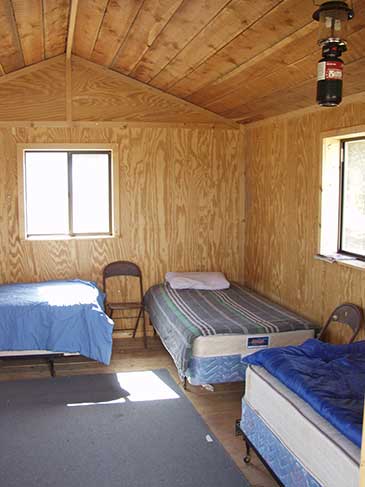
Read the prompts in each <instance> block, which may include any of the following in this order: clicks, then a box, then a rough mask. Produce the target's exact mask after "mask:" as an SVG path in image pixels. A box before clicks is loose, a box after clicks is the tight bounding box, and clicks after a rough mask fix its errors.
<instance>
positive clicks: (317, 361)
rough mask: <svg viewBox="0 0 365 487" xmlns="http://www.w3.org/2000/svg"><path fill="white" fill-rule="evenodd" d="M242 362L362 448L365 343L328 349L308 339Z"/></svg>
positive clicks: (327, 345)
mask: <svg viewBox="0 0 365 487" xmlns="http://www.w3.org/2000/svg"><path fill="white" fill-rule="evenodd" d="M243 361H244V362H245V363H247V364H251V365H259V366H262V367H264V368H265V369H266V370H267V371H268V372H270V374H272V375H273V376H274V377H276V378H278V379H279V380H280V381H281V382H282V383H283V384H285V385H286V386H287V387H288V388H289V389H291V390H292V391H294V392H295V393H296V394H297V395H298V396H299V397H301V398H302V399H303V400H304V401H306V402H307V403H308V404H309V405H310V406H311V407H312V408H313V409H314V410H315V411H317V412H318V413H319V414H320V415H321V416H323V417H324V418H325V419H326V420H327V421H328V422H329V423H331V424H332V425H333V426H334V427H335V428H337V429H338V430H339V431H340V432H341V433H342V434H343V435H344V436H346V437H347V438H348V439H349V440H351V441H352V442H353V443H355V445H357V446H358V447H361V432H362V419H363V408H364V394H365V341H361V342H357V343H353V344H350V345H330V344H328V343H323V342H320V341H319V340H315V339H310V340H307V341H306V342H304V343H303V344H302V345H300V346H290V347H280V348H272V349H266V350H262V351H259V352H256V353H254V354H253V355H250V356H248V357H245V358H244V359H243Z"/></svg>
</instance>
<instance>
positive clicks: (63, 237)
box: [21, 234, 118, 242]
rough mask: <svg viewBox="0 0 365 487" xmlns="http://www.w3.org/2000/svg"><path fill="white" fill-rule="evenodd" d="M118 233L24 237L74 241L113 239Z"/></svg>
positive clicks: (34, 239)
mask: <svg viewBox="0 0 365 487" xmlns="http://www.w3.org/2000/svg"><path fill="white" fill-rule="evenodd" d="M117 237H118V235H117V234H114V235H82V236H81V235H79V236H77V237H70V236H68V235H45V236H44V237H42V236H37V237H25V238H22V239H21V240H23V241H24V242H45V241H49V240H51V241H54V240H67V241H73V240H105V239H106V240H108V239H113V238H117Z"/></svg>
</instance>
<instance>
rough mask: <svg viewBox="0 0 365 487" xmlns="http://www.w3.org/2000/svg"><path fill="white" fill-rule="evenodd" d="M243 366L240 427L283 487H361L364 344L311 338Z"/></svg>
mask: <svg viewBox="0 0 365 487" xmlns="http://www.w3.org/2000/svg"><path fill="white" fill-rule="evenodd" d="M245 362H246V363H248V368H247V371H246V388H245V395H244V398H243V400H242V417H241V423H240V426H241V430H242V432H243V434H244V436H245V439H246V442H247V445H248V446H252V447H253V448H254V449H255V451H256V452H257V453H258V455H259V456H260V457H261V459H262V460H263V461H264V463H265V464H266V465H267V466H268V468H269V469H270V470H271V471H272V473H273V474H274V475H275V477H276V478H277V479H278V481H279V482H281V485H285V486H287V487H291V486H292V487H302V486H303V487H304V486H306V487H307V486H310V487H333V486H341V487H358V482H359V465H360V451H361V433H362V416H363V405H364V394H365V342H357V343H354V344H351V345H337V346H336V345H329V344H325V343H322V342H319V341H318V340H308V341H306V342H305V343H304V344H303V345H301V346H298V347H285V348H278V349H276V350H269V351H265V353H261V352H259V353H257V354H255V355H252V356H251V357H246V358H245ZM249 459H250V457H249V455H246V457H245V461H246V462H248V461H249Z"/></svg>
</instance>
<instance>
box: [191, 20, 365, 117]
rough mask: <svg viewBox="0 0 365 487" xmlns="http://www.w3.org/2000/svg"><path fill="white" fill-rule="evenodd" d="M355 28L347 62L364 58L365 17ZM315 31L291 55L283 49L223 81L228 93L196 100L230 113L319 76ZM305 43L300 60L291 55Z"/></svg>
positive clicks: (297, 42) (293, 47)
mask: <svg viewBox="0 0 365 487" xmlns="http://www.w3.org/2000/svg"><path fill="white" fill-rule="evenodd" d="M352 27H353V32H352V33H349V35H348V39H347V40H348V51H347V52H346V53H345V54H344V56H343V59H344V61H345V64H347V63H351V62H353V61H356V60H357V59H359V58H361V57H362V56H363V53H364V49H365V19H364V20H362V19H361V21H360V22H358V23H357V24H356V25H355V24H354V25H353V26H352ZM314 34H315V35H316V34H317V32H313V33H312V35H309V41H311V42H306V39H302V40H301V39H300V38H297V39H295V40H293V43H292V44H291V45H290V48H289V49H288V53H287V55H285V52H284V51H285V50H286V49H281V50H280V51H278V52H277V53H276V55H275V56H272V57H271V59H270V63H267V62H266V61H264V60H262V61H261V63H256V64H255V65H254V66H252V69H251V70H247V71H246V72H245V73H241V76H236V77H235V78H234V79H231V80H230V82H229V83H223V84H222V86H220V87H219V88H220V93H222V92H224V90H225V91H226V93H225V94H223V95H222V96H221V97H219V98H218V99H215V100H214V96H212V92H211V93H208V94H207V98H206V100H207V101H208V100H209V101H208V103H206V104H205V103H199V102H196V103H197V104H198V105H202V106H205V107H206V108H209V109H210V110H212V111H214V112H217V113H222V114H223V113H224V114H225V116H227V114H228V113H229V110H232V109H234V108H236V107H239V106H241V105H244V104H245V103H246V101H247V100H248V97H249V96H255V97H256V98H262V97H264V96H265V95H267V94H269V93H273V92H275V90H276V88H275V87H288V88H289V87H290V86H293V85H295V84H297V83H298V82H300V81H304V80H305V79H315V78H316V75H317V62H318V60H319V59H320V57H321V51H320V48H319V47H318V46H317V44H316V36H315V37H314ZM311 37H312V39H311ZM303 41H305V42H303ZM301 46H305V47H302V49H301V56H302V57H301V58H300V59H298V56H295V57H294V56H291V55H290V53H293V52H295V51H296V52H298V49H299V48H300V47H301ZM283 60H284V61H287V60H288V61H289V62H291V64H283V62H282V61H283ZM275 61H276V62H275ZM255 71H256V72H255ZM258 73H260V74H258ZM345 73H346V69H345ZM243 74H244V76H243ZM233 86H235V88H233ZM232 88H233V89H232ZM192 98H194V97H192ZM233 118H234V117H233Z"/></svg>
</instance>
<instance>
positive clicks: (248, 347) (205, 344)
mask: <svg viewBox="0 0 365 487" xmlns="http://www.w3.org/2000/svg"><path fill="white" fill-rule="evenodd" d="M313 337H314V330H297V331H286V332H281V333H263V334H260V335H238V334H237V335H232V334H230V335H210V336H200V337H198V338H195V340H194V342H193V350H192V354H193V356H194V357H221V356H227V355H241V356H242V357H244V356H245V355H249V354H251V353H254V352H256V351H257V350H259V349H261V348H270V347H285V346H287V345H300V344H302V343H303V342H304V341H305V340H307V338H313ZM257 338H264V339H266V340H264V341H265V342H267V346H264V347H262V346H255V345H252V344H250V339H257Z"/></svg>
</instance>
